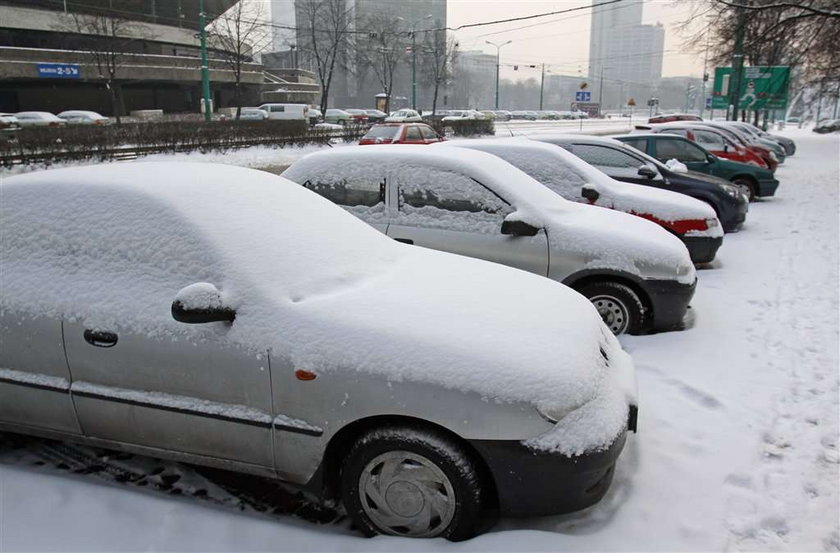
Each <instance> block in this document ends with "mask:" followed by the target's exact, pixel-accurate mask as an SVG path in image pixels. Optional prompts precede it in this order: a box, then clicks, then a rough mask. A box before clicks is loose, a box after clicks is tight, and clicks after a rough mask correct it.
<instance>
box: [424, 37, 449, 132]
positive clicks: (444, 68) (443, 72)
mask: <svg viewBox="0 0 840 553" xmlns="http://www.w3.org/2000/svg"><path fill="white" fill-rule="evenodd" d="M420 51H421V53H422V54H423V57H422V58H421V60H422V61H421V63H422V65H421V67H422V71H423V75H424V76H425V80H426V82H427V83H428V85H429V86H430V87H432V115H434V114H435V111H436V110H437V101H438V94H439V93H440V88H441V86H443V85H445V84H446V83H447V82H448V81H449V79H450V78H452V74H453V68H454V65H455V59H456V58H457V56H458V42H457V41H456V40H455V39H454V38H452V37H447V36H446V31H443V30H440V31H432V32H427V33H426V36H425V37H424V40H423V44H422V46H421V50H420Z"/></svg>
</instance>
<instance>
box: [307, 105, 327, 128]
mask: <svg viewBox="0 0 840 553" xmlns="http://www.w3.org/2000/svg"><path fill="white" fill-rule="evenodd" d="M323 120H324V114H323V113H321V110H320V109H318V108H309V124H310V125H317V124H318V123H320V122H322V121H323Z"/></svg>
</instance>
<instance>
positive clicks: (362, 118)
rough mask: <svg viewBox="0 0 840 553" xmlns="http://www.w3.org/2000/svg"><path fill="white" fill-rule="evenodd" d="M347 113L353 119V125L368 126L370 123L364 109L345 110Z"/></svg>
mask: <svg viewBox="0 0 840 553" xmlns="http://www.w3.org/2000/svg"><path fill="white" fill-rule="evenodd" d="M344 111H346V112H347V113H349V114H350V116H351V117H352V118H353V123H359V124H360V125H363V124H366V123H367V122H368V119H369V116H368V113H367V111H366V110H363V109H352V108H351V109H345V110H344Z"/></svg>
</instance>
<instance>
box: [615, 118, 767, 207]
mask: <svg viewBox="0 0 840 553" xmlns="http://www.w3.org/2000/svg"><path fill="white" fill-rule="evenodd" d="M613 138H615V139H616V140H620V141H621V142H624V143H625V144H629V145H630V146H633V147H634V148H636V149H638V150H640V151H642V152H644V153H646V154H648V155H649V156H651V157H654V158H656V159H658V160H659V161H661V162H662V163H666V164H667V163H668V161H669V160H672V159H674V160H676V161H678V162H680V163H682V164H684V165H685V166H686V167H687V168H688V169H689V170H690V171H698V172H700V173H706V174H707V175H714V176H716V177H720V178H723V179H726V180H728V181H730V182H731V183H732V184H734V185H735V186H737V187H738V188H739V189H740V190H741V191H742V192H743V193H744V195H746V196H747V198H749V199H750V200H752V199H753V198H756V197H759V198H766V197H770V196H773V195H774V194H775V193H776V189H777V188H779V181H778V180H776V178H775V177H773V173H772V172H770V170H769V169H762V168H761V167H756V166H754V165H747V164H746V163H738V162H736V161H730V160H728V159H721V158H719V157H717V156H716V155H714V154H713V153H711V152H709V151H708V150H706V149H705V148H703V147H702V146H700V145H698V144H696V143H694V142H692V141H691V140H689V139H687V138H685V137H682V136H678V135H675V134H667V133H661V134H628V135H623V136H614V137H613Z"/></svg>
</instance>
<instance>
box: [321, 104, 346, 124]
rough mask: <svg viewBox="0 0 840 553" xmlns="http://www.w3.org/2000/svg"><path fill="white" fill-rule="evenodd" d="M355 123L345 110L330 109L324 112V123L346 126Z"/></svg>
mask: <svg viewBox="0 0 840 553" xmlns="http://www.w3.org/2000/svg"><path fill="white" fill-rule="evenodd" d="M352 122H353V116H352V115H350V114H349V113H347V112H346V111H344V110H343V109H335V108H328V109H327V111H326V112H324V123H334V124H337V125H346V124H349V123H352Z"/></svg>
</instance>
